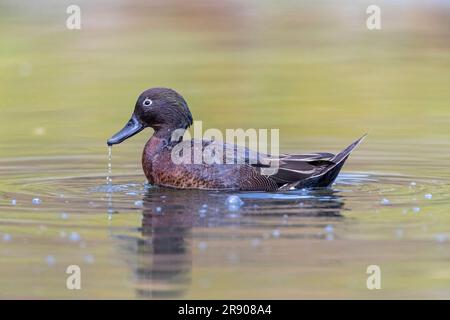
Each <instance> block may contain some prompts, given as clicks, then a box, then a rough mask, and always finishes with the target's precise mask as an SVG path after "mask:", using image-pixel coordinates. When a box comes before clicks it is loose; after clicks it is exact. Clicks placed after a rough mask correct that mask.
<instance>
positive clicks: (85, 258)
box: [84, 254, 95, 264]
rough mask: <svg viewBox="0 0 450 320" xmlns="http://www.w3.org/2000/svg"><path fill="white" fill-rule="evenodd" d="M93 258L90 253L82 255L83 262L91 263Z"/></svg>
mask: <svg viewBox="0 0 450 320" xmlns="http://www.w3.org/2000/svg"><path fill="white" fill-rule="evenodd" d="M94 260H95V259H94V256H93V255H91V254H87V255H85V256H84V262H86V263H89V264H92V263H94Z"/></svg>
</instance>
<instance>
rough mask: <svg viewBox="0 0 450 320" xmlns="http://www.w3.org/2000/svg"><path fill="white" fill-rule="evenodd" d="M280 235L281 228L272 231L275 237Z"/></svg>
mask: <svg viewBox="0 0 450 320" xmlns="http://www.w3.org/2000/svg"><path fill="white" fill-rule="evenodd" d="M280 235H281V232H280V230H278V229H275V230H273V231H272V236H273V237H274V238H279V237H280Z"/></svg>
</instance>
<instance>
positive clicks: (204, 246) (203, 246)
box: [198, 241, 208, 251]
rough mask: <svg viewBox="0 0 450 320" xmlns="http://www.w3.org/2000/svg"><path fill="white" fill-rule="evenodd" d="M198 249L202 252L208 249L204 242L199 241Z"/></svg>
mask: <svg viewBox="0 0 450 320" xmlns="http://www.w3.org/2000/svg"><path fill="white" fill-rule="evenodd" d="M198 248H199V249H200V250H202V251H205V250H206V249H207V248H208V244H207V243H206V242H203V241H201V242H199V243H198Z"/></svg>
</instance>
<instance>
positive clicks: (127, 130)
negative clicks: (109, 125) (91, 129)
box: [107, 115, 145, 146]
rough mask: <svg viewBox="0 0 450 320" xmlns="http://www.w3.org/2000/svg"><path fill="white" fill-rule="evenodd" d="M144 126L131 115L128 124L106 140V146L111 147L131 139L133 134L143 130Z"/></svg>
mask: <svg viewBox="0 0 450 320" xmlns="http://www.w3.org/2000/svg"><path fill="white" fill-rule="evenodd" d="M144 128H145V126H144V125H143V124H142V123H140V122H139V120H138V119H136V117H135V116H134V115H133V116H132V117H131V119H130V121H128V123H127V124H126V125H125V127H123V129H122V130H120V131H119V132H117V133H116V134H115V135H113V136H112V137H111V138H110V139H109V140H108V142H107V143H108V146H112V145H113V144H119V143H121V142H122V141H125V140H126V139H128V138H131V137H132V136H134V135H135V134H137V133H139V132H141V131H142V130H144Z"/></svg>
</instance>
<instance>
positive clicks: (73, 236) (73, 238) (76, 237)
mask: <svg viewBox="0 0 450 320" xmlns="http://www.w3.org/2000/svg"><path fill="white" fill-rule="evenodd" d="M69 239H70V241H73V242H78V241H80V239H81V237H80V235H79V234H78V233H76V232H71V233H70V236H69Z"/></svg>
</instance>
